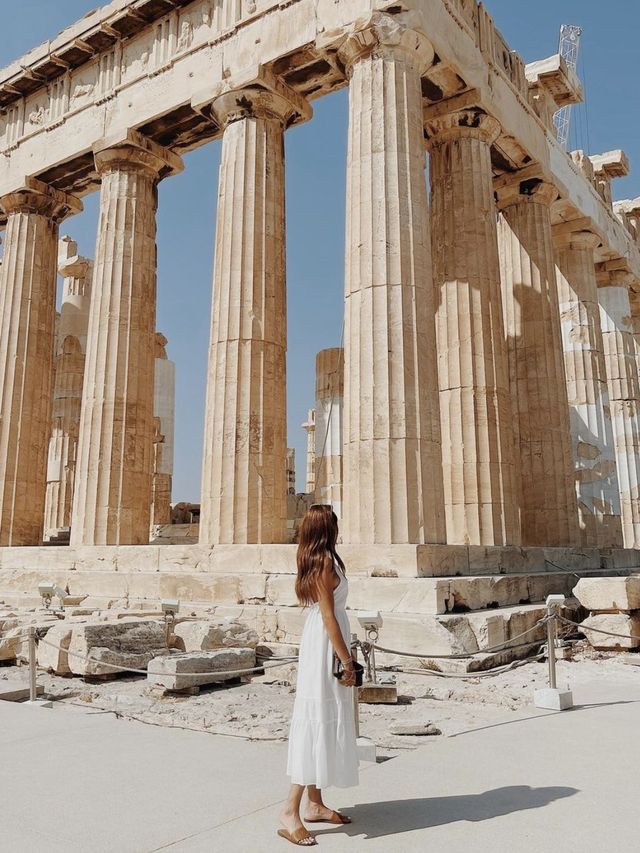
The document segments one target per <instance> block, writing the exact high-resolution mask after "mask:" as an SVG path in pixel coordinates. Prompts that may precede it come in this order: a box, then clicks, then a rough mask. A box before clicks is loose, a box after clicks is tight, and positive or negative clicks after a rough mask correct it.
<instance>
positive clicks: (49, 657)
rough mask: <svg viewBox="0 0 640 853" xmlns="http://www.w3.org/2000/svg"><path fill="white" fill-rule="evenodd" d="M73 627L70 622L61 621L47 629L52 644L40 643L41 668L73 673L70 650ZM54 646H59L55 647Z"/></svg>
mask: <svg viewBox="0 0 640 853" xmlns="http://www.w3.org/2000/svg"><path fill="white" fill-rule="evenodd" d="M73 627H74V626H73V625H72V624H70V623H67V622H60V623H59V624H58V625H54V626H53V627H52V628H51V630H50V631H47V636H46V638H45V639H46V640H47V642H48V643H51V645H46V644H45V643H42V642H41V643H38V666H39V667H40V668H41V669H46V670H48V671H49V672H55V673H56V675H71V668H70V667H69V655H68V651H69V645H70V643H71V635H72V633H73ZM52 646H58V647H59V648H57V649H54V648H52Z"/></svg>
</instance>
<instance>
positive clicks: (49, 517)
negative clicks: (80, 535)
mask: <svg viewBox="0 0 640 853" xmlns="http://www.w3.org/2000/svg"><path fill="white" fill-rule="evenodd" d="M60 247H61V253H60V254H59V257H58V272H59V273H60V275H61V276H62V279H63V290H62V305H61V308H60V317H59V320H58V329H57V335H56V348H55V359H54V373H55V379H54V389H53V411H52V416H51V435H50V438H49V458H48V462H47V496H46V501H45V511H44V538H45V539H52V538H55V537H56V536H58V535H59V534H60V533H61V532H62V531H68V529H69V528H70V526H71V507H72V502H73V484H74V479H75V466H76V458H77V450H78V430H79V427H80V405H81V402H82V383H83V377H84V363H85V352H86V347H87V328H88V325H89V305H90V300H91V276H92V273H93V264H92V262H91V261H89V260H88V259H87V258H81V257H79V256H78V254H77V246H76V244H75V243H73V242H70V241H69V240H68V238H67V239H63V240H61V241H60ZM63 253H64V254H63Z"/></svg>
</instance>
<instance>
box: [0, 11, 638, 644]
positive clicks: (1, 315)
mask: <svg viewBox="0 0 640 853" xmlns="http://www.w3.org/2000/svg"><path fill="white" fill-rule="evenodd" d="M343 87H348V91H349V138H348V157H347V163H346V170H347V191H346V210H347V217H346V218H347V234H346V259H345V333H344V353H343V355H342V356H341V358H342V360H343V376H344V388H343V395H342V394H341V393H340V392H341V391H342V389H333V388H332V389H325V390H323V392H322V393H323V394H324V393H325V391H326V392H327V393H328V394H330V395H331V394H334V395H335V396H338V397H340V398H341V407H342V419H341V426H340V428H341V431H342V436H341V438H340V440H339V443H340V447H341V450H340V452H338V451H337V450H336V448H335V446H334V445H335V442H334V439H335V441H338V439H337V438H336V437H335V436H334V435H333V433H331V436H330V439H331V442H332V443H331V454H332V455H331V456H330V457H325V463H324V471H325V472H330V469H332V466H333V467H335V466H334V462H335V464H337V461H336V460H337V459H338V458H339V459H340V462H339V465H340V471H341V473H340V498H339V500H340V502H341V506H340V512H341V518H342V525H341V529H342V538H343V542H344V545H343V553H344V557H345V560H346V562H347V565H348V566H349V568H350V570H351V572H352V573H353V575H354V576H355V577H356V578H358V576H360V577H359V578H358V583H356V584H354V605H353V606H354V607H357V606H374V605H376V606H377V605H379V606H380V609H382V610H384V611H385V612H388V613H390V614H392V615H391V616H390V617H389V625H390V626H391V627H390V630H398V631H401V630H402V631H404V632H405V634H407V632H408V633H409V634H410V633H411V631H414V629H415V632H416V637H418V636H420V632H421V631H422V632H424V631H427V630H434V631H435V630H436V628H434V627H433V626H434V625H436V624H437V626H440V627H439V628H438V629H437V630H438V631H440V628H442V626H443V625H444V623H443V621H442V619H441V618H440V616H441V615H442V616H444V615H445V614H447V613H448V612H450V611H451V610H452V609H454V608H455V607H457V606H458V605H460V606H463V605H464V606H468V607H469V608H470V609H482V608H483V607H485V608H486V607H487V606H488V605H489V604H495V603H496V602H498V603H500V604H502V605H505V606H507V605H508V606H511V605H514V606H515V605H516V604H518V603H519V602H520V603H521V602H522V601H523V600H524V601H527V602H531V604H532V606H533V603H535V602H539V601H540V600H541V597H542V596H543V594H544V593H545V592H547V591H549V590H550V589H552V590H555V589H556V587H558V586H562V584H563V583H564V581H563V580H562V579H563V578H565V577H566V570H567V569H570V570H571V571H576V572H583V571H589V570H592V569H599V570H603V569H606V570H619V569H624V568H626V567H632V566H634V565H636V562H637V557H636V556H635V554H634V552H633V550H632V549H635V548H638V547H640V494H639V479H640V478H639V474H640V446H639V445H640V438H639V435H640V420H639V418H640V413H639V411H638V403H639V401H640V390H639V378H638V377H639V370H638V364H639V363H638V353H639V349H638V347H639V346H640V340H639V339H638V333H639V332H638V329H639V327H638V318H639V317H640V309H639V307H638V306H639V301H638V292H639V291H640V284H639V283H640V227H639V222H640V201H638V200H635V201H623V202H617V203H615V204H613V202H612V192H611V182H612V181H613V180H614V179H615V178H617V177H619V176H621V175H624V174H626V172H627V170H628V163H627V160H626V157H625V155H624V153H623V152H621V151H611V152H608V153H605V154H602V155H599V156H588V155H587V154H585V153H584V152H581V151H576V152H573V153H571V154H570V155H568V154H566V153H565V152H564V150H563V149H562V148H561V147H560V146H559V144H558V143H557V140H556V139H555V130H554V124H553V115H554V113H555V111H556V110H557V109H558V108H560V107H562V106H563V105H566V104H569V103H576V102H579V101H580V100H581V98H582V87H581V84H580V81H579V80H578V78H577V77H576V75H575V73H574V72H573V71H572V70H571V69H569V68H568V67H567V65H566V64H565V62H564V61H563V60H562V59H561V58H560V57H559V56H555V57H551V58H549V59H546V60H543V61H541V62H536V63H532V64H531V65H527V66H525V64H524V63H523V61H522V59H521V58H520V56H519V55H518V54H517V53H516V52H514V51H513V50H511V48H510V47H509V45H508V44H507V43H506V42H505V40H504V39H503V37H502V36H501V35H500V32H499V31H498V29H497V28H496V26H495V25H494V22H493V20H492V18H491V16H490V15H489V14H488V13H487V11H486V10H485V9H484V7H483V6H482V4H478V3H477V2H476V0H430V2H426V0H402V2H397V0H349V2H340V3H337V2H334V0H287V2H282V0H114V1H113V2H111V3H110V4H109V5H107V6H105V7H103V8H101V9H98V10H96V11H95V12H92V13H91V14H89V15H87V16H86V17H85V18H83V19H82V20H81V21H79V22H78V23H77V24H75V25H73V26H72V27H70V28H68V29H67V30H65V31H64V32H63V33H61V34H60V35H59V36H58V37H57V38H56V39H54V40H53V41H51V42H48V43H46V44H44V45H41V46H40V47H38V48H36V49H34V50H33V51H31V52H30V53H29V54H27V55H26V56H24V57H22V58H21V59H20V60H19V61H17V62H15V63H14V64H13V65H12V66H10V67H8V68H6V69H4V70H3V71H1V72H0V153H1V154H2V166H1V168H0V211H1V213H0V228H2V229H4V234H3V235H2V239H3V245H4V256H3V262H2V267H1V272H0V382H1V383H2V390H3V393H2V396H1V399H0V545H1V546H2V548H0V589H3V590H13V591H14V592H15V593H16V594H17V593H26V592H27V587H28V585H29V584H31V585H32V584H33V581H34V578H35V577H36V575H38V576H39V575H43V574H55V575H56V577H57V578H58V579H59V580H60V581H63V582H66V583H71V582H73V584H75V585H76V586H77V585H79V584H80V585H84V586H85V587H86V588H87V589H88V590H90V591H92V592H94V593H96V594H97V593H98V592H100V590H99V589H98V588H97V587H98V586H101V589H102V590H107V588H108V591H109V593H111V592H114V591H116V590H117V591H119V592H124V591H126V592H127V594H129V595H131V596H134V597H135V596H137V597H148V598H154V597H155V598H157V597H159V596H161V595H162V594H174V595H179V596H180V597H182V598H183V599H193V600H195V599H196V598H197V599H202V598H205V599H207V600H211V601H214V602H215V603H217V604H220V605H221V606H226V607H229V608H232V607H236V608H241V609H243V612H245V611H246V612H247V613H250V614H253V615H252V618H255V620H257V622H259V621H260V620H263V622H264V620H265V619H267V616H266V615H265V614H266V613H267V612H269V613H270V614H271V616H269V618H272V617H273V618H275V619H276V622H277V628H274V629H273V630H277V631H278V632H279V634H280V636H283V637H284V636H287V635H288V634H289V635H291V634H295V631H296V630H297V627H296V626H298V625H299V623H298V622H297V621H296V619H298V616H295V615H294V614H296V613H297V611H295V609H294V608H293V607H292V606H291V605H292V604H293V602H292V600H291V578H290V573H291V572H292V571H293V570H294V549H293V547H292V546H286V545H282V544H280V543H283V542H285V541H286V536H287V530H286V526H287V525H286V519H287V479H286V470H287V468H286V452H287V441H286V439H287V436H286V379H285V377H286V371H285V353H286V312H285V305H286V282H285V244H286V233H285V217H284V186H285V182H284V175H285V162H284V145H283V141H284V136H285V134H286V132H287V130H288V129H289V128H290V127H292V126H293V125H295V124H298V123H300V122H305V121H310V120H312V113H313V109H312V104H313V101H314V100H315V99H317V98H320V97H322V96H324V95H326V94H328V93H330V92H333V91H335V90H337V89H340V88H343ZM214 139H221V140H222V165H221V169H220V179H219V186H218V215H217V230H216V253H215V268H214V273H213V297H212V324H211V344H210V351H209V367H208V385H207V402H206V420H205V430H204V435H205V441H204V454H203V478H202V495H201V516H200V542H199V544H198V545H192V546H185V547H184V548H180V547H179V546H164V547H163V546H150V545H148V542H149V529H150V523H151V507H152V504H154V506H155V504H156V503H159V502H160V501H161V499H162V500H164V498H161V495H162V494H163V489H164V488H165V487H164V486H163V485H162V483H161V482H160V481H159V480H158V481H156V485H155V490H154V479H153V471H154V456H155V457H156V458H157V457H158V453H160V455H162V450H161V449H159V448H161V445H162V442H161V439H160V436H162V435H163V428H162V424H161V423H160V424H158V423H157V422H156V421H155V420H154V407H153V397H154V359H155V358H156V347H157V346H158V343H157V339H156V337H155V330H156V324H155V320H156V318H155V299H156V296H155V293H156V288H155V280H156V247H155V235H156V206H157V185H158V182H159V181H161V180H163V179H165V178H168V177H169V176H170V175H173V174H176V173H178V172H179V171H180V170H181V169H182V168H183V167H182V161H181V158H180V154H181V153H182V152H186V151H189V150H191V149H193V148H195V147H197V146H200V145H203V144H206V143H209V142H210V141H211V140H214ZM426 157H428V161H429V183H430V199H429V198H428V192H427V185H426V181H425V162H426V161H425V158H426ZM97 191H99V193H100V221H99V227H98V236H97V243H96V249H95V261H94V269H93V276H92V278H91V283H90V284H89V281H88V279H87V278H86V276H87V275H88V271H87V270H85V269H84V267H82V263H81V261H80V260H78V264H77V265H75V266H69V267H68V268H67V269H66V273H65V274H66V275H67V280H69V281H73V282H75V281H79V280H80V279H82V276H85V279H84V280H85V282H86V284H85V285H84V287H85V290H86V292H87V294H88V290H89V288H90V289H91V298H90V304H89V305H88V308H87V311H88V329H87V333H86V344H82V345H81V346H80V347H79V348H78V347H77V346H76V345H75V344H74V347H75V348H72V347H68V348H67V349H65V348H64V346H63V348H62V350H59V349H57V350H56V354H55V357H56V359H66V360H67V361H68V362H69V369H70V371H71V372H73V371H74V370H75V374H74V375H75V376H76V380H75V381H76V382H77V381H78V378H79V376H80V373H81V372H82V371H81V369H80V362H81V361H82V360H84V369H83V375H84V383H83V390H82V398H81V401H80V416H79V422H78V435H77V457H76V463H75V474H74V476H75V486H74V494H73V501H72V505H71V509H70V529H71V533H70V539H71V544H70V546H69V547H67V548H65V549H62V548H60V549H55V548H47V549H41V548H40V547H39V546H40V543H41V541H42V537H43V532H44V530H45V524H46V526H47V527H46V529H50V528H51V527H53V526H57V525H58V522H57V521H56V522H55V524H54V521H53V520H52V519H51V517H50V509H49V508H47V510H46V513H47V514H46V522H45V507H50V506H51V498H50V497H48V495H50V493H51V492H52V491H53V487H54V484H57V486H55V487H56V488H62V486H63V485H64V484H63V483H62V480H61V479H60V478H59V477H58V479H56V477H53V476H52V472H53V471H54V470H55V468H56V465H57V464H58V463H57V460H59V458H61V457H60V454H61V453H62V452H63V451H62V450H61V449H59V448H58V447H57V445H55V444H54V447H53V449H52V450H51V451H49V432H50V419H51V412H52V406H53V411H54V412H55V411H56V405H57V401H58V399H59V397H58V396H57V394H58V392H57V390H56V389H55V387H54V385H53V383H52V375H53V366H54V358H53V354H54V345H53V342H54V334H55V305H54V295H55V277H56V265H57V241H58V231H59V227H60V224H61V223H62V222H63V221H65V220H66V219H67V218H68V217H72V216H73V215H74V214H76V213H78V212H79V211H80V210H81V209H82V201H81V198H82V197H83V196H84V195H86V194H87V193H91V192H97ZM69 286H70V287H72V286H74V287H75V286H76V285H69ZM60 322H61V324H62V318H61V321H60ZM63 344H64V342H63ZM74 365H75V366H74ZM323 399H324V398H323ZM73 406H75V407H76V408H77V407H78V399H77V396H76V397H75V398H74V401H73ZM58 417H61V418H63V417H64V414H60V415H58ZM316 417H318V411H317V410H316ZM307 428H308V431H309V435H311V432H312V431H313V430H314V429H315V431H316V439H315V440H316V443H315V445H314V446H317V439H318V434H319V433H320V430H321V429H322V425H321V419H318V421H317V422H316V423H315V424H314V423H312V422H309V424H308V427H307ZM164 440H165V442H166V436H165V439H164ZM154 447H155V450H154ZM325 449H326V448H325ZM47 459H49V466H48V465H47ZM331 460H333V461H331ZM317 471H318V466H317V460H316V466H315V469H314V471H308V477H307V480H308V483H310V482H311V481H312V480H313V485H314V489H318V488H320V489H323V488H326V487H327V484H326V483H323V482H322V481H321V480H320V479H317ZM56 476H57V475H56ZM331 477H332V478H333V479H335V477H334V476H333V474H331ZM154 493H155V494H156V497H155V498H154ZM326 494H327V499H330V500H332V501H335V500H337V498H336V497H335V496H334V495H333V493H332V492H331V491H330V490H329V491H327V493H326ZM165 503H166V501H165ZM67 512H68V507H67ZM133 546H135V547H133ZM45 550H46V554H45V553H44V551H45ZM98 565H99V566H100V567H101V571H100V573H97V572H95V571H94V570H95V569H96V567H97V566H98ZM116 566H117V568H118V571H117V572H115V568H116ZM26 567H28V568H29V572H25V568H26ZM110 567H111V568H112V569H113V571H112V572H111V573H110V571H109V569H110ZM128 567H130V569H131V572H130V573H129V572H128ZM196 567H197V571H196ZM551 567H556V569H558V571H557V572H556V574H555V575H554V573H553V571H550V568H551ZM134 568H135V570H136V571H135V572H134V571H133V569H134ZM563 572H564V573H565V574H562V573H563ZM98 574H99V580H98ZM504 574H506V575H507V576H508V577H509V578H515V580H514V581H513V584H512V586H511V587H509V590H510V591H505V592H504V594H498V593H497V592H496V578H499V577H500V576H501V575H504ZM459 576H467V577H466V581H469V578H468V576H478V577H479V578H481V579H482V583H479V585H478V584H476V585H475V587H474V589H475V591H476V592H475V593H474V595H476V598H475V599H474V604H473V605H471V604H469V601H470V598H469V590H470V589H471V587H470V586H469V584H468V583H467V586H466V587H465V582H466V581H465V579H464V578H462V579H461V578H460V577H459ZM439 578H441V580H439ZM475 579H476V578H475V577H474V580H475ZM516 581H517V582H516ZM482 584H484V586H483V585H482ZM554 584H555V586H554ZM565 585H566V584H565ZM478 590H480V591H478ZM503 590H507V587H505V586H504V584H503ZM558 591H563V590H562V589H560V590H558ZM408 593H410V594H408ZM427 593H428V594H427ZM456 602H457V604H456ZM461 602H462V604H461ZM278 607H280V609H278ZM251 608H254V609H253V610H251ZM274 609H275V610H274ZM276 611H277V615H276V616H275V617H274V616H273V613H274V612H276ZM511 615H513V614H510V615H509V618H507V616H505V614H504V613H502V617H503V618H502V622H500V625H502V627H501V628H500V630H501V631H503V633H504V634H506V636H508V635H509V632H510V631H511V630H512V628H513V626H511V627H510V621H509V619H510V618H511ZM434 616H435V617H438V618H437V619H436V622H435V623H434V621H433V618H434ZM247 618H248V617H247ZM438 620H439V621H438ZM483 624H488V623H483ZM492 624H494V625H495V624H498V623H492ZM394 625H396V628H395V629H394V628H393V626H394ZM403 626H404V627H403ZM265 630H266V629H265ZM269 630H271V628H270V629H269ZM442 630H443V631H445V633H446V630H445V628H442ZM449 630H451V629H450V626H449ZM492 630H493V629H492ZM496 630H497V629H496ZM514 630H515V629H514ZM412 636H413V635H412ZM444 636H445V635H444V634H441V633H440V634H438V638H440V639H439V640H438V641H440V640H442V637H444ZM434 642H435V640H434ZM443 642H444V641H443ZM445 645H446V643H445Z"/></svg>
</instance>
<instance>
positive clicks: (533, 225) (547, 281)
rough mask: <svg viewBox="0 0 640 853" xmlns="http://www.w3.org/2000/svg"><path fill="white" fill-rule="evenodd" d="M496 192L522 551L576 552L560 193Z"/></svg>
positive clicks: (518, 186) (545, 188)
mask: <svg viewBox="0 0 640 853" xmlns="http://www.w3.org/2000/svg"><path fill="white" fill-rule="evenodd" d="M497 192H498V201H499V206H500V210H501V215H500V218H499V222H498V235H499V246H500V266H501V272H502V299H503V307H504V318H505V329H506V336H507V346H508V350H509V379H510V388H511V399H512V409H513V421H514V433H515V447H516V465H517V468H518V469H519V471H520V478H519V487H520V527H521V536H522V543H523V544H524V545H574V544H578V538H577V537H578V524H577V507H576V497H575V486H574V476H573V457H572V453H571V435H570V424H569V408H568V401H567V386H566V379H565V370H564V361H563V357H562V333H561V330H560V314H559V310H558V290H557V284H556V272H555V263H554V256H553V242H552V234H551V217H550V205H551V203H552V202H553V201H555V199H556V198H557V194H558V193H557V190H556V189H555V187H554V186H553V185H551V184H547V183H545V182H543V181H540V180H539V179H535V178H534V179H532V180H526V181H520V180H517V181H515V182H511V183H509V184H506V185H505V184H504V183H503V182H500V181H498V182H497Z"/></svg>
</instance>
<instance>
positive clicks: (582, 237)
mask: <svg viewBox="0 0 640 853" xmlns="http://www.w3.org/2000/svg"><path fill="white" fill-rule="evenodd" d="M570 225H571V223H570V222H567V223H563V224H562V225H556V226H554V227H553V242H554V245H555V247H556V248H557V249H591V251H593V250H594V249H597V248H598V246H599V245H600V243H601V240H600V237H598V235H597V234H594V233H593V231H587V230H584V229H580V230H575V231H572V230H571V229H570V228H569V227H568V226H570Z"/></svg>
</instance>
